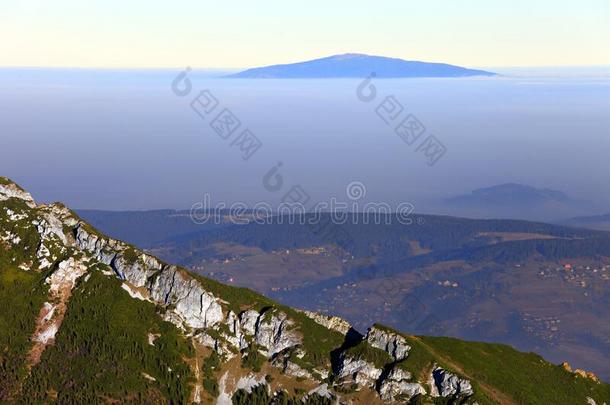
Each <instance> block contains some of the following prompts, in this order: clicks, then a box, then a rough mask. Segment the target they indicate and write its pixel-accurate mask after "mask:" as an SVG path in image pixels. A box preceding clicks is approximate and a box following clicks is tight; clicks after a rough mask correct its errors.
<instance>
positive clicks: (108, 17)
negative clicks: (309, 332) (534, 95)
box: [0, 0, 610, 68]
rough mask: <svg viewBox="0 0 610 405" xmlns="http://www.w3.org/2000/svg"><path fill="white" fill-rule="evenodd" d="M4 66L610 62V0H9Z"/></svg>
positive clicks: (4, 11) (3, 18) (2, 34)
mask: <svg viewBox="0 0 610 405" xmlns="http://www.w3.org/2000/svg"><path fill="white" fill-rule="evenodd" d="M0 38H2V41H0V66H37V67H58V66H63V67H100V68H107V67H145V68H150V67H182V66H186V65H191V66H197V67H202V68H210V67H224V68H227V67H242V68H245V67H253V66H259V65H268V64H276V63H290V62H296V61H301V60H307V59H313V58H317V57H322V56H329V55H333V54H340V53H347V52H356V53H369V54H375V55H382V56H391V57H398V58H402V59H408V60H423V61H430V62H445V63H452V64H457V65H461V66H466V67H485V66H558V65H570V66H588V65H609V64H610V51H609V49H610V48H609V47H608V42H609V41H610V2H608V1H607V0H581V1H577V2H576V1H569V0H536V1H531V0H513V1H485V0H463V1H449V0H445V1H404V0H384V1H377V2H370V1H360V0H358V1H354V0H350V1H347V0H336V1H322V0H311V1H307V2H295V1H291V2H280V1H276V0H259V1H252V2H239V3H238V4H237V3H234V2H222V1H201V0H187V1H173V2H162V1H144V0H134V1H119V0H105V1H79V0H55V1H46V0H26V1H6V0H0Z"/></svg>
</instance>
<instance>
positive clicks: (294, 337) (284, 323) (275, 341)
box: [254, 310, 303, 357]
mask: <svg viewBox="0 0 610 405" xmlns="http://www.w3.org/2000/svg"><path fill="white" fill-rule="evenodd" d="M254 340H255V341H256V343H257V344H258V345H260V346H262V347H263V348H264V349H265V350H266V351H267V356H268V357H271V356H273V355H274V354H276V353H279V352H281V351H282V350H284V349H287V348H290V347H294V346H297V345H300V344H302V343H303V337H302V335H301V334H300V333H299V332H297V331H296V330H295V329H294V322H293V321H292V320H291V319H289V318H288V316H287V315H286V314H285V313H283V312H280V311H275V310H270V311H267V312H264V313H263V314H262V315H261V316H260V317H259V318H258V321H257V325H256V333H255V334H254Z"/></svg>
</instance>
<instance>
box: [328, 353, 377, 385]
mask: <svg viewBox="0 0 610 405" xmlns="http://www.w3.org/2000/svg"><path fill="white" fill-rule="evenodd" d="M381 373H382V370H381V369H379V368H377V367H375V365H374V364H372V363H369V362H367V361H365V360H362V359H354V358H352V357H349V356H347V355H346V354H345V353H341V355H339V364H338V367H337V372H336V375H337V378H338V379H339V380H343V381H348V382H352V383H355V384H357V385H359V386H361V387H369V388H374V387H375V383H376V382H377V379H378V378H379V377H380V376H381Z"/></svg>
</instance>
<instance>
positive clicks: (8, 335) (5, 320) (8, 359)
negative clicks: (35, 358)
mask: <svg viewBox="0 0 610 405" xmlns="http://www.w3.org/2000/svg"><path fill="white" fill-rule="evenodd" d="M3 252H4V253H5V252H6V251H4V249H3V248H2V247H0V258H1V257H3ZM41 281H42V275H41V274H38V273H33V272H26V271H23V270H20V269H16V268H14V267H12V266H10V265H7V264H6V263H0V308H2V310H0V376H2V378H0V403H1V402H3V401H4V400H7V399H8V398H9V397H10V396H11V394H12V393H14V392H15V390H16V388H17V384H18V382H19V380H20V379H22V378H23V377H24V376H25V372H26V370H25V359H26V355H27V353H28V351H29V349H30V347H31V346H32V344H31V342H30V337H31V336H32V334H33V333H34V329H35V327H36V317H37V316H38V313H39V311H40V308H41V307H42V304H43V302H44V298H45V296H46V292H47V287H46V286H45V285H44V284H42V282H41Z"/></svg>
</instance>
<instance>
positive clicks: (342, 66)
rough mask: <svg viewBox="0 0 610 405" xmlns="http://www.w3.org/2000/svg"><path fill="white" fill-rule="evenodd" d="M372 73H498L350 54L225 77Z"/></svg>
mask: <svg viewBox="0 0 610 405" xmlns="http://www.w3.org/2000/svg"><path fill="white" fill-rule="evenodd" d="M371 72H374V73H375V75H376V77H378V78H400V77H468V76H495V75H496V74H495V73H492V72H487V71H484V70H475V69H467V68H463V67H460V66H454V65H448V64H446V63H428V62H417V61H407V60H403V59H397V58H387V57H383V56H372V55H363V54H357V53H348V54H344V55H334V56H329V57H326V58H321V59H314V60H309V61H306V62H298V63H290V64H285V65H272V66H264V67H258V68H253V69H248V70H244V71H243V72H239V73H235V74H232V75H229V76H226V77H229V78H249V79H310V78H311V79H313V78H316V79H324V78H342V77H345V78H346V77H359V78H362V77H366V76H368V75H370V74H371Z"/></svg>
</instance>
